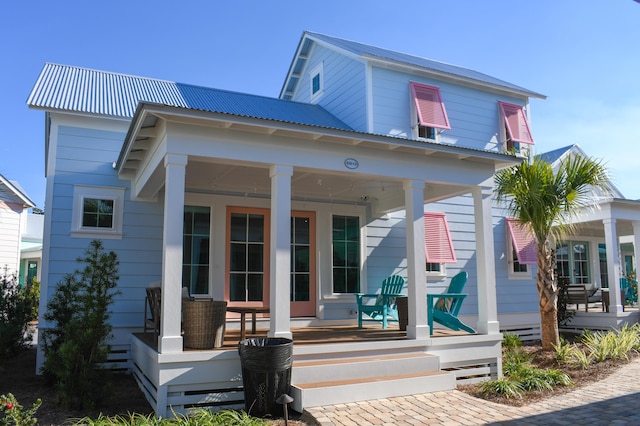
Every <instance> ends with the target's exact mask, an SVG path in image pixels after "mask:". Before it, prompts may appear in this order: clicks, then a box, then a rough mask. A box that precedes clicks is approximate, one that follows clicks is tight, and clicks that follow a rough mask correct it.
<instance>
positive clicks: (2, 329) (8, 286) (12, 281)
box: [0, 266, 38, 360]
mask: <svg viewBox="0 0 640 426" xmlns="http://www.w3.org/2000/svg"><path fill="white" fill-rule="evenodd" d="M37 306H38V295H37V294H36V292H35V291H34V290H33V288H32V286H30V285H27V286H25V287H22V288H20V286H19V285H18V280H17V279H16V276H15V274H12V273H9V272H8V268H7V267H6V266H5V267H4V271H3V272H2V274H0V360H3V359H7V358H9V357H12V356H14V355H15V354H17V353H18V352H20V350H22V349H24V348H25V347H26V346H27V344H28V343H29V342H30V341H31V333H30V332H29V327H28V323H29V321H31V320H33V319H34V318H33V313H34V312H37V309H38V308H37Z"/></svg>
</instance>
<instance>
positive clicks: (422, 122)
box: [409, 82, 451, 140]
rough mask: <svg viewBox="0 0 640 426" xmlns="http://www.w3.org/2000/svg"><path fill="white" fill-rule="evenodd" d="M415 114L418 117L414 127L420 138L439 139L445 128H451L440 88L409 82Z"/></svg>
mask: <svg viewBox="0 0 640 426" xmlns="http://www.w3.org/2000/svg"><path fill="white" fill-rule="evenodd" d="M409 84H410V86H411V98H412V100H413V103H412V111H414V113H413V115H414V117H416V121H415V123H414V126H413V128H414V129H416V128H417V130H416V131H415V133H414V135H415V136H416V137H417V138H418V139H428V140H437V137H438V134H439V132H440V131H442V130H444V129H451V126H450V125H449V118H448V117H447V111H446V110H445V108H444V103H442V98H441V97H440V89H438V88H437V87H435V86H428V85H426V84H421V83H414V82H410V83H409Z"/></svg>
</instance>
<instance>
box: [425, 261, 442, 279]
mask: <svg viewBox="0 0 640 426" xmlns="http://www.w3.org/2000/svg"><path fill="white" fill-rule="evenodd" d="M426 271H427V276H429V277H445V276H446V275H447V272H446V270H445V264H444V263H435V262H427V269H426Z"/></svg>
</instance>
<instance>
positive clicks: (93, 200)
mask: <svg viewBox="0 0 640 426" xmlns="http://www.w3.org/2000/svg"><path fill="white" fill-rule="evenodd" d="M123 210H124V188H112V187H102V186H85V185H75V186H74V188H73V213H72V225H71V235H72V236H73V237H78V238H106V239H114V238H115V239H119V238H122V225H123V224H122V220H123Z"/></svg>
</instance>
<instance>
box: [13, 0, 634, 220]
mask: <svg viewBox="0 0 640 426" xmlns="http://www.w3.org/2000/svg"><path fill="white" fill-rule="evenodd" d="M305 30H307V31H312V32H318V33H323V34H328V35H332V36H336V37H340V38H345V39H349V40H353V41H358V42H362V43H366V44H370V45H374V46H378V47H382V48H387V49H391V50H396V51H400V52H404V53H409V54H412V55H416V56H421V57H425V58H429V59H434V60H437V61H441V62H446V63H450V64H454V65H459V66H463V67H466V68H471V69H474V70H476V71H479V72H483V73H485V74H489V75H491V76H493V77H497V78H500V79H503V80H506V81H508V82H510V83H513V84H516V85H519V86H522V87H525V88H527V89H529V90H531V91H534V92H537V93H541V94H544V95H546V96H547V98H546V99H545V100H537V99H534V100H532V101H531V107H530V114H531V126H532V132H533V136H534V139H535V142H536V146H535V152H536V153H541V152H546V151H551V150H553V149H557V148H560V147H564V146H567V145H571V144H576V143H577V144H578V145H579V146H580V147H581V148H582V149H583V150H584V151H585V152H586V153H587V154H588V155H589V156H591V157H594V158H597V159H600V160H602V161H603V162H604V163H605V164H606V166H607V168H608V170H609V172H610V175H611V178H612V181H613V183H614V184H615V185H616V187H617V188H618V189H619V190H620V191H621V192H622V194H624V196H625V197H627V198H629V199H640V178H639V176H640V173H639V171H640V3H638V2H637V1H634V0H607V1H604V0H562V1H558V0H537V1H526V2H525V1H514V0H482V1H479V0H438V1H436V0H406V1H405V0H394V1H391V0H323V1H320V2H318V1H316V2H311V1H301V0H271V1H267V0H253V1H251V0H233V1H231V0H228V1H215V0H202V1H195V0H194V1H192V0H182V1H179V2H178V1H175V0H174V1H165V0H154V1H147V0H108V1H102V2H94V1H86V0H83V1H76V0H67V1H64V2H63V1H50V0H49V1H42V0H29V1H6V2H3V3H2V5H1V6H0V61H1V62H0V174H2V175H3V176H4V177H5V178H7V179H9V180H14V181H17V182H18V183H19V184H20V185H21V186H22V188H23V189H24V190H25V192H26V193H27V195H28V196H29V197H30V198H31V199H32V200H33V201H34V203H35V204H36V205H37V206H38V207H39V208H41V209H46V206H45V205H44V200H45V185H46V180H45V175H44V112H42V111H38V110H30V109H29V108H28V107H27V105H26V100H27V97H28V95H29V93H30V91H31V89H32V88H33V85H34V83H35V81H36V79H37V77H38V75H39V73H40V71H41V70H42V67H43V65H44V64H45V62H53V63H58V64H65V65H75V66H81V67H86V68H93V69H98V70H104V71H112V72H118V73H124V74H131V75H139V76H144V77H151V78H158V79H163V80H170V81H176V82H180V83H188V84H195V85H201V86H206V87H214V88H219V89H226V90H234V91H239V92H246V93H251V94H256V95H264V96H271V97H278V95H279V93H280V89H281V87H282V84H283V82H284V78H285V76H286V73H287V71H288V69H289V65H290V63H291V59H292V58H293V55H294V53H295V50H296V47H297V45H298V42H299V41H300V37H301V35H302V33H303V32H304V31H305Z"/></svg>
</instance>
